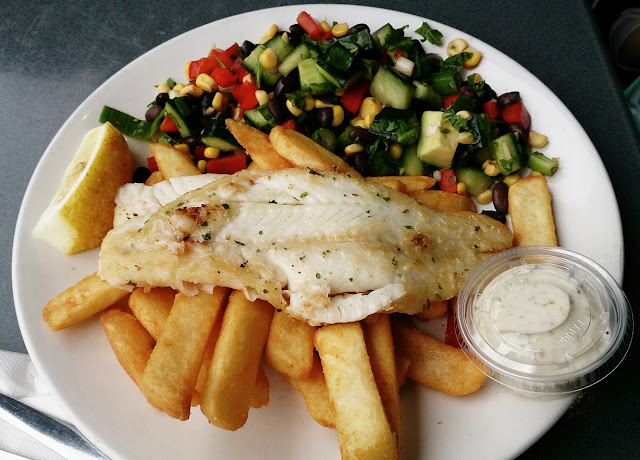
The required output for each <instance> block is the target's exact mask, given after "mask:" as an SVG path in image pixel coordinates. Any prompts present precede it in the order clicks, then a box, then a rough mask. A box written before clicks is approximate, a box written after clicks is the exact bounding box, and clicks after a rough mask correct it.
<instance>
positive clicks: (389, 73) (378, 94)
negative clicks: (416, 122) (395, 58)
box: [370, 65, 416, 110]
mask: <svg viewBox="0 0 640 460" xmlns="http://www.w3.org/2000/svg"><path fill="white" fill-rule="evenodd" d="M415 89H416V87H415V86H413V84H412V83H411V82H410V81H408V80H407V79H406V78H404V77H403V76H400V74H398V73H397V72H395V71H394V70H392V69H390V68H389V67H387V66H384V65H383V66H380V68H379V69H378V71H377V72H376V74H375V76H374V77H373V80H372V81H371V87H370V91H371V95H372V96H374V97H375V98H376V99H378V100H379V101H380V102H381V103H383V104H384V105H388V106H391V107H394V108H396V109H403V110H406V109H408V108H409V107H410V106H411V99H412V98H413V93H414V92H415Z"/></svg>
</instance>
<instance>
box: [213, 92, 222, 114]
mask: <svg viewBox="0 0 640 460" xmlns="http://www.w3.org/2000/svg"><path fill="white" fill-rule="evenodd" d="M223 104H224V96H223V95H222V93H221V92H220V91H218V92H217V93H216V94H215V95H214V96H213V100H212V101H211V107H213V108H214V109H216V110H220V109H221V108H222V106H223Z"/></svg>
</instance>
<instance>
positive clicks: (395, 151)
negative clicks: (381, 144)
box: [389, 142, 402, 160]
mask: <svg viewBox="0 0 640 460" xmlns="http://www.w3.org/2000/svg"><path fill="white" fill-rule="evenodd" d="M389 154H390V155H391V157H392V158H393V159H394V160H399V159H400V157H401V156H402V144H398V143H397V142H394V143H393V144H391V145H390V146H389Z"/></svg>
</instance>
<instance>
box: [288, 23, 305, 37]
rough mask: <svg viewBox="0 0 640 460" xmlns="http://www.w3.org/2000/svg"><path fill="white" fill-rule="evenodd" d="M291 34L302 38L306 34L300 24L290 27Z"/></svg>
mask: <svg viewBox="0 0 640 460" xmlns="http://www.w3.org/2000/svg"><path fill="white" fill-rule="evenodd" d="M289 33H290V34H291V35H293V36H294V37H302V36H303V35H304V33H305V32H304V29H303V28H302V26H301V25H300V24H291V27H289Z"/></svg>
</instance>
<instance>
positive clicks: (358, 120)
mask: <svg viewBox="0 0 640 460" xmlns="http://www.w3.org/2000/svg"><path fill="white" fill-rule="evenodd" d="M349 124H350V125H351V126H355V127H356V128H364V120H363V119H362V117H361V116H359V115H358V116H357V117H353V118H352V119H351V121H350V122H349Z"/></svg>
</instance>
